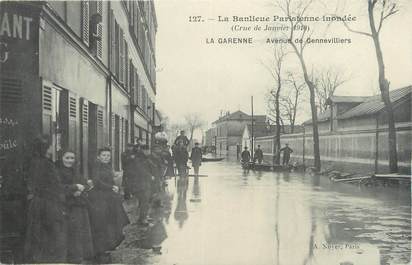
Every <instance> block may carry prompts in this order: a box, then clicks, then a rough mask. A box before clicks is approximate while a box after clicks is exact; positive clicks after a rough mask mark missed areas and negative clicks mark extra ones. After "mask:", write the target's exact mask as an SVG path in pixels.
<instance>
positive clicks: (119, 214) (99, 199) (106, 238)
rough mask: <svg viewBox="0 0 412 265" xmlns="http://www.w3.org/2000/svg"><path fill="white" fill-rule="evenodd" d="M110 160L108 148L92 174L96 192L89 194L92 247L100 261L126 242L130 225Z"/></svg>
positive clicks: (103, 149)
mask: <svg viewBox="0 0 412 265" xmlns="http://www.w3.org/2000/svg"><path fill="white" fill-rule="evenodd" d="M110 159H111V151H110V149H109V148H102V149H100V150H99V152H98V157H97V161H96V162H95V164H94V166H93V171H92V181H93V185H94V188H93V189H92V190H91V191H90V192H89V194H88V198H89V205H90V209H89V214H90V223H91V227H92V235H93V246H94V251H95V254H96V258H97V259H100V257H104V254H105V252H106V251H109V250H113V249H114V248H116V247H117V246H118V245H119V244H120V243H121V242H122V241H123V239H124V235H123V227H124V226H126V225H127V224H129V218H128V217H127V214H126V212H125V210H124V208H123V205H122V200H121V196H120V194H119V187H117V186H116V185H115V182H114V177H115V176H114V172H113V169H112V166H111V163H110Z"/></svg>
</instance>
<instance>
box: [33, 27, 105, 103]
mask: <svg viewBox="0 0 412 265" xmlns="http://www.w3.org/2000/svg"><path fill="white" fill-rule="evenodd" d="M39 57H40V63H39V65H40V76H41V77H42V78H43V79H44V80H47V81H50V82H53V83H54V84H56V85H58V86H59V87H62V88H64V89H68V90H70V91H72V92H73V93H76V94H77V95H78V96H79V97H84V98H87V99H88V100H90V101H92V102H93V103H95V104H98V105H100V106H105V105H106V75H105V74H104V72H102V71H100V70H98V68H97V67H96V66H95V65H94V64H93V63H92V62H91V61H90V59H88V58H87V55H84V54H83V53H82V52H81V51H80V50H79V49H77V48H76V47H75V46H74V45H73V42H71V41H69V40H68V39H67V38H65V37H64V36H63V35H62V34H61V33H59V32H58V31H57V30H56V29H55V27H53V25H52V24H51V23H50V22H49V21H46V22H45V23H44V29H40V54H39Z"/></svg>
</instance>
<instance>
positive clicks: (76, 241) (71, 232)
mask: <svg viewBox="0 0 412 265" xmlns="http://www.w3.org/2000/svg"><path fill="white" fill-rule="evenodd" d="M68 212H69V216H68V235H67V237H68V238H67V240H68V250H67V260H68V262H70V263H82V262H83V261H84V260H89V259H91V258H93V256H94V252H93V238H92V232H91V227H90V221H89V213H88V210H87V208H86V206H85V205H72V206H70V207H69V209H68Z"/></svg>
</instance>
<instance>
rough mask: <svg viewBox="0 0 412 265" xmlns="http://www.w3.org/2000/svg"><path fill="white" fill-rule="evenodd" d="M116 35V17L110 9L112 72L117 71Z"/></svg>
mask: <svg viewBox="0 0 412 265" xmlns="http://www.w3.org/2000/svg"><path fill="white" fill-rule="evenodd" d="M115 36H116V30H115V19H114V14H113V10H110V70H111V71H112V73H114V72H115V54H116V53H115V51H116V48H115V47H116V46H115Z"/></svg>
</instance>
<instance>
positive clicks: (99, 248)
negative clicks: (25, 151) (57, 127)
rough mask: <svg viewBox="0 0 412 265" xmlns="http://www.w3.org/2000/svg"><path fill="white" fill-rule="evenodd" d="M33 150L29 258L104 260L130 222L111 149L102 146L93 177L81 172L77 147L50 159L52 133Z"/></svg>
mask: <svg viewBox="0 0 412 265" xmlns="http://www.w3.org/2000/svg"><path fill="white" fill-rule="evenodd" d="M32 150H33V154H32V158H31V161H30V163H29V169H28V174H27V188H28V197H27V198H28V200H29V206H28V207H29V208H28V216H27V219H28V224H27V231H26V240H25V246H24V255H25V261H26V262H28V263H66V262H69V263H83V262H88V261H95V262H96V261H97V262H99V261H100V259H101V258H102V257H103V256H104V255H106V251H109V250H113V249H114V248H116V247H117V246H118V245H119V244H120V243H121V242H122V240H123V239H124V235H123V227H124V226H126V225H127V224H128V223H129V219H128V216H127V214H126V212H125V210H124V208H123V205H122V199H121V196H120V193H119V192H120V189H119V187H118V186H116V185H115V178H116V175H115V173H114V171H113V169H112V166H111V150H110V149H109V148H102V149H100V150H99V151H98V155H97V159H96V161H95V162H94V164H93V166H92V173H91V178H90V179H89V180H86V179H84V178H83V177H81V176H80V175H78V174H77V170H76V154H75V152H74V151H71V150H65V151H63V152H62V153H61V154H62V155H61V160H59V161H57V162H56V163H54V162H53V161H52V160H51V159H49V153H50V141H49V138H48V137H47V136H41V137H38V138H36V139H35V141H34V143H33V149H32Z"/></svg>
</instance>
